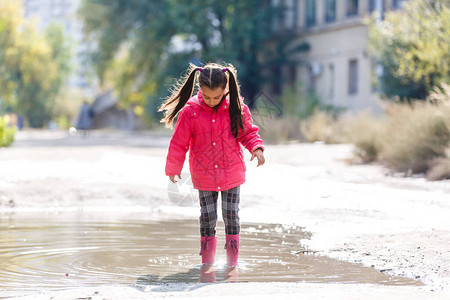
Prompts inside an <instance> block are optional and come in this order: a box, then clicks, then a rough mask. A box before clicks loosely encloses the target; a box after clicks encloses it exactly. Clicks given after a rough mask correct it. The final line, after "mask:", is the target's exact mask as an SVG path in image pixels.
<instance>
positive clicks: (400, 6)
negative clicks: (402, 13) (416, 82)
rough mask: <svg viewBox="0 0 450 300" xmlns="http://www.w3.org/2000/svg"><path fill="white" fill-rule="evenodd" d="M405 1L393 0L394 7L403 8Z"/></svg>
mask: <svg viewBox="0 0 450 300" xmlns="http://www.w3.org/2000/svg"><path fill="white" fill-rule="evenodd" d="M403 2H405V0H392V8H393V9H398V8H402V5H403Z"/></svg>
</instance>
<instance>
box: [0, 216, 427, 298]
mask: <svg viewBox="0 0 450 300" xmlns="http://www.w3.org/2000/svg"><path fill="white" fill-rule="evenodd" d="M98 220H99V219H97V220H96V219H95V218H93V217H92V216H91V217H86V216H84V215H78V216H77V215H74V216H72V217H67V216H64V217H61V216H59V217H58V216H53V217H47V216H46V217H45V218H41V219H40V218H21V217H18V216H15V215H13V216H10V217H3V218H2V217H0V297H10V296H19V295H25V294H29V293H32V292H45V291H48V290H56V289H66V288H74V287H86V286H96V285H105V284H113V285H118V284H125V285H130V284H135V285H137V287H140V288H143V287H145V285H147V284H154V283H161V282H199V281H209V280H210V279H211V278H213V280H212V281H216V282H222V281H226V280H227V281H247V282H257V281H258V282H273V281H278V282H279V281H295V282H298V281H300V282H302V281H305V282H320V283H324V282H341V283H372V284H384V285H421V283H420V282H418V281H414V280H411V279H407V278H402V277H391V276H388V275H386V274H383V273H380V272H378V271H376V270H374V269H372V268H366V267H363V266H361V265H359V264H352V263H346V262H341V261H337V260H334V259H331V258H328V257H324V256H320V255H315V254H311V253H308V252H307V253H305V251H304V250H305V249H304V248H303V247H302V245H301V244H300V243H299V241H300V240H301V239H308V238H309V237H310V234H309V233H308V232H305V231H304V229H303V228H300V227H295V226H294V227H293V226H281V225H277V224H264V225H262V226H261V225H258V224H248V223H244V224H242V231H241V249H240V257H239V263H240V266H239V267H238V269H237V270H232V272H227V268H226V267H225V262H226V253H225V251H226V250H224V249H223V245H224V242H225V241H224V234H223V233H222V232H223V223H221V222H219V224H218V228H217V231H218V248H217V254H216V263H215V265H214V267H213V268H212V269H208V270H205V269H202V268H201V264H200V262H201V257H200V256H199V255H198V252H199V250H200V249H199V246H200V242H199V234H198V232H199V231H198V224H197V220H192V221H163V222H150V221H142V220H126V219H121V220H118V221H113V222H111V221H98ZM211 271H214V272H215V276H214V272H211ZM228 271H229V270H228ZM205 272H206V273H205ZM205 276H206V277H205ZM205 278H206V280H205Z"/></svg>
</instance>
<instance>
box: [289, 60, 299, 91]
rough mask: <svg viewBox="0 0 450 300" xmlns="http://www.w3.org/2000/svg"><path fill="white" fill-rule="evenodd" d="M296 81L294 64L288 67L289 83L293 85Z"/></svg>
mask: <svg viewBox="0 0 450 300" xmlns="http://www.w3.org/2000/svg"><path fill="white" fill-rule="evenodd" d="M296 82H297V67H296V66H295V65H294V66H290V67H289V84H290V85H291V86H293V85H295V83H296Z"/></svg>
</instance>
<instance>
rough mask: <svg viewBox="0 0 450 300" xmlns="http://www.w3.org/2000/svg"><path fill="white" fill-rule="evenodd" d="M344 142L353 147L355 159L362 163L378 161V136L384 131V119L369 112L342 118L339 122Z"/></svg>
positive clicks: (379, 150) (379, 147)
mask: <svg viewBox="0 0 450 300" xmlns="http://www.w3.org/2000/svg"><path fill="white" fill-rule="evenodd" d="M339 122H340V124H341V125H340V127H341V128H342V130H341V132H342V134H343V136H345V138H344V140H346V141H348V142H350V143H352V144H354V145H355V158H356V160H357V161H360V162H363V163H370V162H373V161H376V160H377V159H378V156H379V153H380V152H381V143H380V136H381V135H382V134H383V132H384V130H385V128H384V127H385V122H384V119H382V118H380V117H376V116H375V115H373V114H372V113H371V112H361V113H359V114H357V115H356V116H354V115H351V116H350V115H349V116H346V117H344V118H342V119H341V120H340V121H339Z"/></svg>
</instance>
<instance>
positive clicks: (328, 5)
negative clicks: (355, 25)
mask: <svg viewBox="0 0 450 300" xmlns="http://www.w3.org/2000/svg"><path fill="white" fill-rule="evenodd" d="M335 21H336V0H325V22H326V23H332V22H335Z"/></svg>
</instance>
